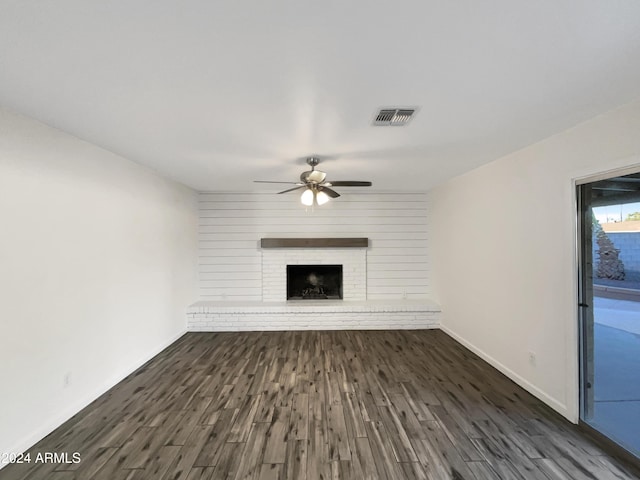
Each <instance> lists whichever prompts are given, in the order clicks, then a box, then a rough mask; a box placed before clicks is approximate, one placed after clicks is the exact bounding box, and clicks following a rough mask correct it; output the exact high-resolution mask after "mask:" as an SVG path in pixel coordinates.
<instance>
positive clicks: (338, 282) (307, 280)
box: [287, 265, 342, 300]
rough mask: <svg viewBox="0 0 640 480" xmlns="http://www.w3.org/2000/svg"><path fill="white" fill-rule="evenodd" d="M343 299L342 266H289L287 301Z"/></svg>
mask: <svg viewBox="0 0 640 480" xmlns="http://www.w3.org/2000/svg"><path fill="white" fill-rule="evenodd" d="M340 299H342V265H287V300H340Z"/></svg>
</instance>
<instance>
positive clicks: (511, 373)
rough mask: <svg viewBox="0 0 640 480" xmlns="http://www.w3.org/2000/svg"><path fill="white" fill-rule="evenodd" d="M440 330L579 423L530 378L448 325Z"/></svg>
mask: <svg viewBox="0 0 640 480" xmlns="http://www.w3.org/2000/svg"><path fill="white" fill-rule="evenodd" d="M440 330H442V331H443V332H444V333H446V334H447V335H449V336H450V337H451V338H453V339H454V340H455V341H457V342H458V343H460V344H462V345H463V346H464V347H465V348H467V349H469V350H471V351H472V352H473V353H475V354H476V355H478V356H479V357H480V358H482V359H483V360H484V361H485V362H487V363H488V364H489V365H491V366H492V367H493V368H495V369H496V370H498V371H500V372H501V373H503V374H504V375H506V376H507V377H509V379H511V380H513V381H514V382H515V383H517V384H518V385H520V386H521V387H522V388H524V389H525V390H526V391H527V392H529V393H530V394H532V395H533V396H534V397H536V398H538V399H539V400H541V401H542V402H544V403H546V404H547V405H549V407H551V408H553V409H554V410H555V411H556V412H558V413H559V414H560V415H562V416H563V417H565V418H566V419H567V420H569V421H570V422H571V423H577V421H576V420H575V419H574V418H573V416H572V415H571V413H570V412H569V409H568V408H567V406H566V405H565V404H564V403H562V402H560V401H559V400H557V399H556V398H554V397H552V396H550V395H548V394H547V393H545V392H544V391H542V390H540V389H539V388H538V387H536V386H535V385H533V384H532V383H530V382H529V381H528V380H525V379H524V378H522V377H521V376H520V375H518V374H517V373H515V372H514V371H513V370H511V369H509V368H508V367H506V366H505V365H503V364H502V363H500V362H499V361H497V360H496V359H495V358H493V357H492V356H491V355H488V354H487V353H485V352H484V351H482V350H480V349H479V348H477V347H476V346H475V345H473V344H471V343H469V342H468V341H467V340H465V339H464V338H462V337H461V336H460V335H458V334H457V333H456V332H454V331H453V330H451V329H450V328H448V327H446V326H445V325H440Z"/></svg>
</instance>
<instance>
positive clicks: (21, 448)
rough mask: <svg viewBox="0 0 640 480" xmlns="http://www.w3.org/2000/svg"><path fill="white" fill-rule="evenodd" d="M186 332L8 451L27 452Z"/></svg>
mask: <svg viewBox="0 0 640 480" xmlns="http://www.w3.org/2000/svg"><path fill="white" fill-rule="evenodd" d="M185 333H187V331H186V330H183V331H181V332H179V333H178V334H177V335H175V336H174V337H172V338H171V339H170V340H168V341H166V342H163V343H162V344H161V345H159V346H157V347H156V348H154V349H153V350H151V351H150V352H148V353H147V354H145V355H143V356H141V357H140V358H139V359H138V360H137V361H135V362H133V363H132V365H131V366H130V368H128V369H127V370H125V371H124V372H120V373H118V374H117V375H114V376H113V377H111V378H110V379H109V380H107V381H105V382H104V383H103V384H102V385H101V386H100V387H99V388H96V389H95V390H93V391H92V392H90V393H87V394H86V395H84V396H83V397H82V398H80V399H78V400H77V401H76V402H74V403H72V404H71V405H69V406H68V407H67V408H66V409H64V410H63V411H62V412H60V413H59V414H58V415H56V416H55V417H54V418H52V419H50V421H48V422H46V423H45V424H43V425H41V426H40V428H38V429H37V430H36V431H34V432H32V433H31V434H30V435H28V436H26V437H25V438H23V439H22V440H20V441H18V442H16V445H14V446H13V447H12V448H11V449H10V450H8V451H10V452H15V453H23V452H26V451H27V450H28V449H29V448H31V447H32V446H33V445H35V444H36V443H38V442H39V441H40V440H42V439H43V438H44V437H46V436H47V435H49V434H50V433H51V432H53V431H54V430H55V429H56V428H58V427H59V426H60V425H62V424H63V423H64V422H66V421H67V420H69V419H70V418H71V417H73V416H74V415H76V414H77V413H78V412H80V410H82V409H83V408H85V407H86V406H87V405H89V404H90V403H91V402H93V401H94V400H96V399H97V398H98V397H100V396H101V395H103V394H104V393H106V392H107V391H108V390H109V389H111V388H113V387H114V386H115V385H117V384H118V383H119V382H121V381H122V380H124V379H125V378H126V377H128V376H129V375H131V374H132V373H133V372H135V371H136V370H137V369H138V368H140V367H141V366H142V365H144V364H145V363H147V362H148V361H149V360H151V359H152V358H153V357H155V356H156V355H158V354H159V353H160V352H162V351H163V350H164V349H165V348H167V347H168V346H169V345H171V344H173V343H174V342H175V341H176V340H178V339H179V338H180V337H182V336H183V335H184V334H185ZM6 465H7V464H3V463H1V462H0V469H2V468H3V467H5V466H6Z"/></svg>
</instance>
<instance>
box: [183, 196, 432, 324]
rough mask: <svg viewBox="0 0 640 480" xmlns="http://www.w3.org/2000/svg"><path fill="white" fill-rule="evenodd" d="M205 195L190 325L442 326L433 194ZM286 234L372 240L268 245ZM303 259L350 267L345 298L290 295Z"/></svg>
mask: <svg viewBox="0 0 640 480" xmlns="http://www.w3.org/2000/svg"><path fill="white" fill-rule="evenodd" d="M199 202H200V234H199V239H200V267H199V275H200V298H201V301H199V302H197V303H195V304H193V305H191V306H190V307H189V309H188V312H187V328H188V330H189V331H250V330H253V331H256V330H337V329H354V330H356V329H362V330H364V329H424V328H438V327H439V325H440V308H439V307H438V305H436V304H435V303H433V302H432V301H430V300H429V299H428V295H429V292H430V289H429V261H428V252H427V247H426V245H427V229H428V224H427V213H428V209H427V199H426V196H425V195H423V194H369V195H367V194H363V193H358V195H353V196H352V195H349V194H348V193H345V194H344V195H343V196H342V197H341V198H340V203H339V204H338V202H330V203H329V204H328V205H325V206H323V209H317V210H316V211H313V212H309V211H306V210H304V209H301V208H300V206H299V205H298V202H295V201H292V199H291V198H288V197H286V196H284V195H272V194H249V195H247V194H227V193H201V194H200V200H199ZM332 203H335V205H332ZM324 207H327V208H324ZM278 237H280V238H282V237H287V238H292V237H295V238H322V239H325V238H331V237H332V238H336V237H341V238H344V237H368V238H369V241H368V247H348V248H346V247H345V248H335V247H334V248H326V247H325V248H315V247H314V248H308V247H304V248H261V245H260V238H278ZM299 264H307V265H336V264H338V265H342V269H343V297H344V299H343V300H292V301H287V299H286V270H287V269H286V265H299Z"/></svg>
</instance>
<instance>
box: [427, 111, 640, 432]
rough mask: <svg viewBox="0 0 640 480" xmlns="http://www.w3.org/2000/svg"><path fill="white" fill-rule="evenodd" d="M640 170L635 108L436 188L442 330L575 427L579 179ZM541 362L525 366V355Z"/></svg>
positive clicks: (639, 122)
mask: <svg viewBox="0 0 640 480" xmlns="http://www.w3.org/2000/svg"><path fill="white" fill-rule="evenodd" d="M638 162H640V101H636V102H634V103H632V104H629V105H627V106H625V107H622V108H620V109H617V110H615V111H612V112H609V113H607V114H605V115H602V116H599V117H596V118H594V119H592V120H591V121H588V122H586V123H583V124H581V125H578V126H576V127H574V128H572V129H570V130H567V131H565V132H563V133H561V134H558V135H555V136H553V137H550V138H548V139H546V140H544V141H542V142H540V143H537V144H535V145H532V146H530V147H527V148H525V149H523V150H521V151H518V152H516V153H513V154H511V155H508V156H506V157H504V158H501V159H499V160H497V161H494V162H492V163H490V164H487V165H485V166H483V167H481V168H478V169H476V170H474V171H472V172H470V173H468V174H465V175H462V176H460V177H457V178H455V179H453V180H451V181H449V182H447V183H445V184H443V185H441V186H439V187H438V188H436V189H435V190H434V191H433V192H432V194H431V204H432V209H431V214H432V225H431V229H430V232H431V235H432V237H433V238H432V242H431V250H432V251H433V252H434V254H433V278H434V280H435V284H434V290H435V293H436V295H435V299H436V301H438V302H439V303H440V305H441V307H442V310H443V319H442V324H443V328H444V329H445V330H446V331H448V332H450V333H451V334H452V335H453V336H455V337H457V338H459V339H460V340H461V341H462V342H463V343H465V344H467V345H468V346H470V347H471V348H472V349H473V350H475V351H476V352H478V353H480V354H481V355H482V356H484V357H485V358H486V359H488V360H489V361H490V362H491V363H493V364H494V365H495V366H497V367H498V368H499V369H500V370H502V371H503V372H505V373H506V374H507V375H509V376H511V378H513V379H515V380H516V381H518V382H519V383H520V384H522V385H523V386H525V387H526V388H527V389H529V390H530V391H531V392H533V393H534V394H536V395H537V396H539V397H540V398H542V399H543V400H545V401H547V402H548V403H549V404H550V405H551V406H552V407H554V408H555V409H556V410H558V411H559V412H560V413H562V414H563V415H565V416H566V417H568V418H569V419H571V420H574V421H575V420H576V419H577V417H578V390H577V385H578V371H577V368H578V367H577V310H576V287H575V285H576V268H577V267H576V262H575V255H576V251H575V235H576V233H575V223H576V215H575V203H574V202H575V193H574V192H575V189H574V187H573V179H575V178H577V177H583V176H588V175H590V174H595V173H597V172H602V171H606V170H610V169H615V168H619V167H622V166H628V165H631V164H634V163H638ZM529 351H532V352H534V353H535V354H536V356H537V365H536V366H533V365H531V364H530V363H529V359H528V352H529Z"/></svg>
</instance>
